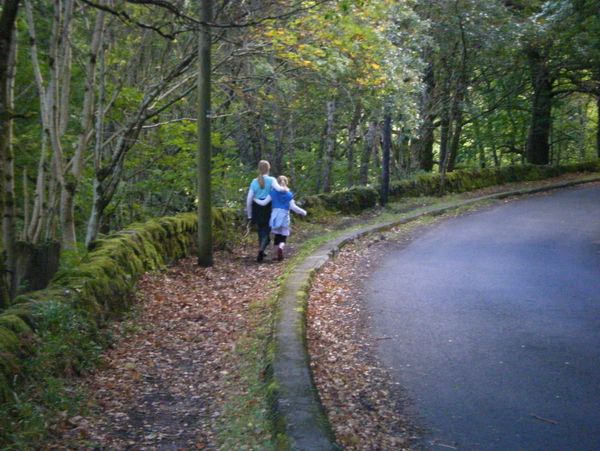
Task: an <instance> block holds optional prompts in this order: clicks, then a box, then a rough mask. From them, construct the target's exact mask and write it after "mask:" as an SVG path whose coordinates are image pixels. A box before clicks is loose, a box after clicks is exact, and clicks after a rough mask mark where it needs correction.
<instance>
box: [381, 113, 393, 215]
mask: <svg viewBox="0 0 600 451" xmlns="http://www.w3.org/2000/svg"><path fill="white" fill-rule="evenodd" d="M381 150H382V153H383V155H382V165H381V205H386V204H387V202H388V197H389V193H390V154H391V151H392V115H391V113H390V112H386V113H385V116H384V118H383V146H382V148H381Z"/></svg>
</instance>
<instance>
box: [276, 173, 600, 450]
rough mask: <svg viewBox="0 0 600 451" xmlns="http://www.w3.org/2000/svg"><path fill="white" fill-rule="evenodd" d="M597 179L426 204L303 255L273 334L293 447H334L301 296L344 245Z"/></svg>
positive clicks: (283, 416) (279, 405) (281, 407)
mask: <svg viewBox="0 0 600 451" xmlns="http://www.w3.org/2000/svg"><path fill="white" fill-rule="evenodd" d="M599 181H600V177H599V176H595V177H588V178H585V179H579V180H573V181H569V182H563V183H557V184H554V185H547V186H543V187H538V188H529V189H521V190H514V191H505V192H502V193H495V194H490V195H487V196H481V197H477V198H474V199H469V200H463V201H457V202H454V203H452V204H448V205H446V206H443V207H437V208H428V209H424V210H422V211H419V212H418V213H413V214H410V215H399V217H398V218H397V219H394V220H391V221H386V222H383V223H380V224H375V225H370V226H365V227H362V228H360V229H358V230H352V231H348V232H347V233H343V234H342V235H341V236H340V237H338V238H335V239H333V240H331V241H329V242H327V243H326V244H324V245H323V246H321V247H320V248H318V249H317V250H316V251H314V252H313V253H312V254H311V255H310V256H309V257H307V258H305V259H304V260H303V261H302V262H301V263H300V264H298V265H297V266H296V268H294V269H293V271H292V273H291V274H290V275H289V276H288V278H287V279H286V281H285V283H284V285H283V287H282V291H281V295H280V301H279V302H280V304H279V308H280V318H279V322H278V325H277V328H276V332H275V344H276V351H275V358H274V361H273V377H274V380H275V383H276V386H277V393H276V400H275V404H276V410H277V413H278V414H279V416H280V420H282V422H283V424H284V429H285V434H286V437H287V440H288V443H289V445H290V448H291V449H293V450H317V449H318V450H323V451H324V450H338V449H340V447H339V445H337V444H336V443H335V439H334V436H333V433H332V431H331V428H330V426H329V422H328V420H327V416H326V414H325V412H324V409H323V406H322V405H321V402H320V400H319V396H318V393H317V390H316V388H315V385H314V383H313V379H312V374H311V371H310V367H309V363H310V359H309V356H308V351H307V349H306V335H305V325H306V315H305V312H306V298H307V293H308V289H309V288H310V284H311V281H312V276H313V275H314V274H315V273H316V271H318V270H319V269H320V268H321V267H322V266H323V265H324V264H325V263H326V262H327V261H328V260H329V259H330V258H331V257H332V256H333V255H334V254H335V253H336V252H337V251H339V249H340V248H341V247H343V246H344V245H345V244H346V243H349V242H351V241H353V240H356V239H358V238H361V237H363V236H365V235H368V234H370V233H373V232H378V231H383V230H387V229H390V228H392V227H395V226H397V225H401V224H406V223H408V222H411V221H414V220H416V219H419V218H421V217H423V216H428V215H431V216H437V215H441V214H444V213H446V212H448V211H450V210H454V209H456V208H459V207H463V206H469V205H472V204H475V203H477V202H482V201H485V200H490V199H504V198H507V197H515V196H524V195H527V194H535V193H540V192H544V191H551V190H555V189H560V188H567V187H572V186H576V185H581V184H585V183H592V182H599Z"/></svg>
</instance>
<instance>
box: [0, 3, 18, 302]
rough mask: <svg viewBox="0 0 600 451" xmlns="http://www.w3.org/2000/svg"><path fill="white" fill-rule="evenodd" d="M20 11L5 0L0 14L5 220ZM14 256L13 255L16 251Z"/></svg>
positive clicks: (2, 284)
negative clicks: (17, 20)
mask: <svg viewBox="0 0 600 451" xmlns="http://www.w3.org/2000/svg"><path fill="white" fill-rule="evenodd" d="M18 9H19V1H18V0H5V1H4V2H3V3H2V14H1V15H0V217H1V218H3V222H4V219H5V215H6V214H7V211H8V214H9V215H10V214H11V213H10V212H9V205H7V202H9V201H8V199H7V197H8V196H7V188H8V185H9V183H8V181H7V180H6V176H7V173H8V172H9V171H8V168H7V165H8V163H9V153H10V140H11V136H12V120H13V117H12V116H13V111H12V110H11V102H12V95H11V93H10V91H11V86H12V83H11V82H10V79H11V71H12V69H11V64H12V62H13V61H14V55H12V53H13V52H14V48H15V44H14V43H13V41H14V39H15V34H14V27H15V22H16V19H17V12H18ZM5 239H6V237H5V233H2V234H1V238H0V308H3V307H6V306H7V305H8V303H9V302H10V291H11V280H12V277H7V275H8V274H11V273H9V272H7V270H10V269H11V268H10V267H9V268H7V262H5V261H4V257H3V256H1V255H2V253H4V252H5V251H6V250H7V248H6V246H7V244H8V243H7V242H5ZM13 255H14V252H13Z"/></svg>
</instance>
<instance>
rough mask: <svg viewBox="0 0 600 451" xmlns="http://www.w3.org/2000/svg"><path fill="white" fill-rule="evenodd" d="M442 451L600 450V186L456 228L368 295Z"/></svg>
mask: <svg viewBox="0 0 600 451" xmlns="http://www.w3.org/2000/svg"><path fill="white" fill-rule="evenodd" d="M365 292H366V293H369V295H368V297H367V304H368V307H369V310H370V312H371V315H372V319H371V328H372V332H373V335H374V336H376V337H382V338H386V339H381V340H379V341H378V343H379V348H378V353H379V357H380V358H381V360H382V361H383V362H384V364H385V365H386V366H388V367H390V368H392V376H393V377H394V378H395V379H396V381H397V382H399V384H400V386H402V387H403V388H404V389H405V394H407V395H408V397H409V398H410V399H411V400H412V410H414V414H415V415H416V416H417V417H419V418H420V420H419V422H420V424H421V425H422V426H424V427H425V428H426V429H427V430H428V431H429V432H428V433H427V434H426V438H425V440H424V441H423V443H422V445H423V446H424V447H426V448H428V449H451V448H455V449H460V450H598V449H600V185H591V186H587V187H583V188H577V189H569V190H564V191H558V192H553V193H550V194H546V195H543V196H535V197H530V198H527V199H521V200H518V201H514V202H510V203H507V204H504V205H502V206H498V207H493V208H491V209H486V210H484V211H480V212H478V213H473V214H469V215H465V216H462V217H458V218H455V219H451V220H447V221H444V222H442V223H439V224H437V225H436V226H434V227H432V228H431V229H430V230H428V231H426V232H425V233H424V234H423V235H421V236H420V237H419V238H417V239H415V240H414V241H412V242H411V243H410V244H409V245H408V246H406V247H404V248H403V249H400V250H395V251H390V252H389V253H388V254H387V255H386V256H385V257H384V258H383V259H382V260H381V262H380V267H379V269H378V270H376V271H375V272H374V273H373V275H372V276H371V277H370V278H369V281H368V282H367V286H366V289H365Z"/></svg>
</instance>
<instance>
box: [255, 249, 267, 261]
mask: <svg viewBox="0 0 600 451" xmlns="http://www.w3.org/2000/svg"><path fill="white" fill-rule="evenodd" d="M264 259H265V253H264V251H258V255H257V256H256V261H257V262H259V263H260V262H262V261H263V260H264Z"/></svg>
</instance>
